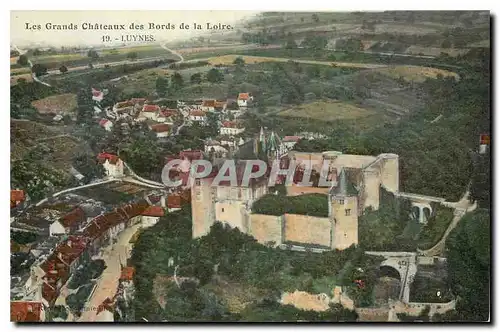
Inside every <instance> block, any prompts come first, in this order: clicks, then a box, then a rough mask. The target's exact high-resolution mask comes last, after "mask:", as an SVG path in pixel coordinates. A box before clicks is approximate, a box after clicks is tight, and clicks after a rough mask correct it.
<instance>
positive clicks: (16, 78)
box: [10, 74, 33, 85]
mask: <svg viewBox="0 0 500 332" xmlns="http://www.w3.org/2000/svg"><path fill="white" fill-rule="evenodd" d="M20 79H24V80H25V81H26V82H28V83H29V82H33V77H32V76H31V74H21V75H12V76H11V77H10V85H16V84H17V81H19V80H20Z"/></svg>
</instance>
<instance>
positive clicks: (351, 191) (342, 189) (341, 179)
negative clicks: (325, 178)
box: [330, 168, 358, 197]
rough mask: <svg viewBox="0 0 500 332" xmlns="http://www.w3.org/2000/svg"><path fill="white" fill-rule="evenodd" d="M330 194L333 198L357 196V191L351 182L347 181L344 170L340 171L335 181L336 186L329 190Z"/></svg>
mask: <svg viewBox="0 0 500 332" xmlns="http://www.w3.org/2000/svg"><path fill="white" fill-rule="evenodd" d="M330 194H332V195H335V196H345V197H349V196H357V195H358V191H357V189H356V188H355V187H354V185H353V184H352V182H351V181H349V178H348V176H347V172H346V170H345V168H342V169H341V170H340V174H339V176H338V180H337V186H336V187H333V188H332V189H331V190H330Z"/></svg>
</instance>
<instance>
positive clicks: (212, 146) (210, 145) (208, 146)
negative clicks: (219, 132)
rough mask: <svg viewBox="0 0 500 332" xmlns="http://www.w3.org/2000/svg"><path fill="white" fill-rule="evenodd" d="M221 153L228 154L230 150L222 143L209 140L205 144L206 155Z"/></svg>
mask: <svg viewBox="0 0 500 332" xmlns="http://www.w3.org/2000/svg"><path fill="white" fill-rule="evenodd" d="M211 152H214V153H220V154H227V153H228V150H227V149H226V148H225V147H223V146H222V144H221V142H219V141H216V140H208V141H206V142H205V153H207V154H208V153H211Z"/></svg>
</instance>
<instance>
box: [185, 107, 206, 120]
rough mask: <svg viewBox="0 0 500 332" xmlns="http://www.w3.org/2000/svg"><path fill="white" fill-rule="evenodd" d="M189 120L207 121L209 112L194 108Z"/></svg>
mask: <svg viewBox="0 0 500 332" xmlns="http://www.w3.org/2000/svg"><path fill="white" fill-rule="evenodd" d="M189 120H191V121H195V122H201V123H204V122H206V121H207V114H206V112H205V111H202V110H192V111H190V112H189Z"/></svg>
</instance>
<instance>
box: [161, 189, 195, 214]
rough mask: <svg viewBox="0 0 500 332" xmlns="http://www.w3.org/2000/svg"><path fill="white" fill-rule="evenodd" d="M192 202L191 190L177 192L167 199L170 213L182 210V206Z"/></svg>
mask: <svg viewBox="0 0 500 332" xmlns="http://www.w3.org/2000/svg"><path fill="white" fill-rule="evenodd" d="M190 202H191V191H190V190H189V189H187V190H182V191H178V192H175V193H173V194H171V195H169V196H168V197H167V209H168V212H174V211H178V210H180V209H182V206H183V205H185V204H189V203H190Z"/></svg>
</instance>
